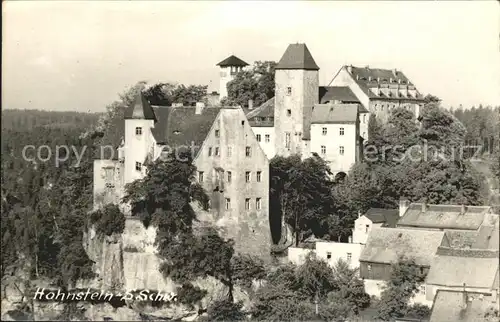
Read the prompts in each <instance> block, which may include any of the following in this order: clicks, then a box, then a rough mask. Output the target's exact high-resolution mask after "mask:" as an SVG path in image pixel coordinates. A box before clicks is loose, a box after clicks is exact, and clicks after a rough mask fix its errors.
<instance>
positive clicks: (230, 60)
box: [216, 55, 248, 67]
mask: <svg viewBox="0 0 500 322" xmlns="http://www.w3.org/2000/svg"><path fill="white" fill-rule="evenodd" d="M216 66H220V67H227V66H242V67H245V66H248V64H247V63H246V62H244V61H243V60H241V59H239V58H238V57H236V56H235V55H231V56H229V57H227V58H226V59H224V60H223V61H221V62H220V63H218V64H217V65H216Z"/></svg>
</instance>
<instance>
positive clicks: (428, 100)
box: [424, 94, 441, 104]
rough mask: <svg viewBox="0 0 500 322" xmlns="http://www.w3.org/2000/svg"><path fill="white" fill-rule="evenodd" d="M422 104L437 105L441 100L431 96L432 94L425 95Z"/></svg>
mask: <svg viewBox="0 0 500 322" xmlns="http://www.w3.org/2000/svg"><path fill="white" fill-rule="evenodd" d="M424 102H425V103H426V104H428V103H438V104H439V103H440V102H441V99H440V98H439V97H437V96H434V95H432V94H427V95H425V97H424Z"/></svg>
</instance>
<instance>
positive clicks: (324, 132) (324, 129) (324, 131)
mask: <svg viewBox="0 0 500 322" xmlns="http://www.w3.org/2000/svg"><path fill="white" fill-rule="evenodd" d="M322 133H323V135H326V133H327V129H326V127H324V128H323V131H322Z"/></svg>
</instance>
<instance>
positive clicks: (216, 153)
mask: <svg viewBox="0 0 500 322" xmlns="http://www.w3.org/2000/svg"><path fill="white" fill-rule="evenodd" d="M215 155H216V156H219V147H218V146H216V147H215Z"/></svg>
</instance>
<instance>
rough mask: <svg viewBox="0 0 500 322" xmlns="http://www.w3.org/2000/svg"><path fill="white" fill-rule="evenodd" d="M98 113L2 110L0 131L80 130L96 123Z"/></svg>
mask: <svg viewBox="0 0 500 322" xmlns="http://www.w3.org/2000/svg"><path fill="white" fill-rule="evenodd" d="M99 116H100V113H82V112H72V111H64V112H56V111H41V110H2V131H3V130H16V131H30V130H32V129H33V128H35V127H51V128H53V127H58V128H68V127H73V128H81V129H85V128H88V127H89V126H91V125H94V124H96V123H97V120H98V118H99Z"/></svg>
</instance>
